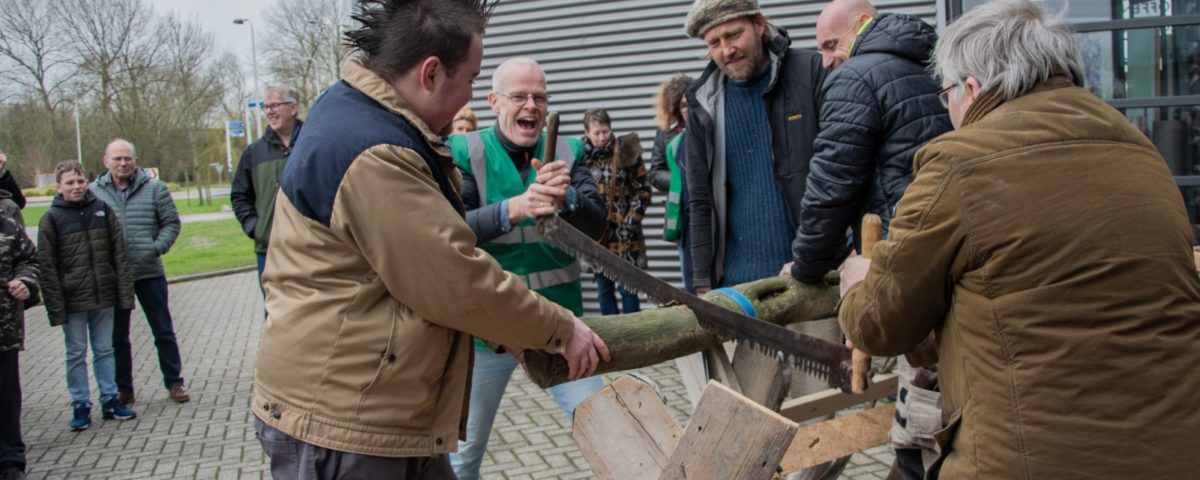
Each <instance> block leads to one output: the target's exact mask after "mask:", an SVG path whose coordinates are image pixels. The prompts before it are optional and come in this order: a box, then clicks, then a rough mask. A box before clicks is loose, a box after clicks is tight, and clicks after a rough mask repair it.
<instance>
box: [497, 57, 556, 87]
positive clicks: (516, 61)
mask: <svg viewBox="0 0 1200 480" xmlns="http://www.w3.org/2000/svg"><path fill="white" fill-rule="evenodd" d="M517 66H521V67H537V69H538V70H539V71H541V72H542V76H543V77H545V76H546V71H545V70H542V66H541V65H538V62H537V60H534V59H532V58H529V57H516V58H510V59H508V60H505V61H504V63H501V64H500V66H498V67H496V71H495V72H493V73H492V91H493V92H496V93H507V92H504V91H503V90H504V84H502V83H500V77H501V76H502V75H501V74H502V73H504V72H507V71H508V70H509V69H511V68H513V67H517Z"/></svg>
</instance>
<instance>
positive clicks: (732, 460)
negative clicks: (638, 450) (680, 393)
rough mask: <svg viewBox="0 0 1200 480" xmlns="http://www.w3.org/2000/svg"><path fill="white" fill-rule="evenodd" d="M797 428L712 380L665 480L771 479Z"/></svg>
mask: <svg viewBox="0 0 1200 480" xmlns="http://www.w3.org/2000/svg"><path fill="white" fill-rule="evenodd" d="M798 428H799V426H798V425H797V424H796V423H795V422H793V421H791V420H788V419H786V418H783V417H781V416H780V415H779V414H778V413H775V412H772V411H770V410H768V409H766V408H765V407H763V406H762V405H759V404H757V403H755V402H753V401H751V400H750V399H748V398H746V397H743V396H741V395H738V394H737V393H735V392H734V391H733V390H730V389H729V388H728V387H726V386H724V385H721V384H719V383H717V382H713V381H710V382H708V386H707V387H706V388H705V389H704V396H703V397H701V398H700V406H698V407H696V411H695V412H693V413H692V418H691V421H689V422H688V426H687V430H686V431H685V432H684V435H683V438H681V439H680V440H679V443H678V446H677V447H675V451H674V452H673V453H671V459H670V460H669V461H668V462H667V466H666V468H665V469H664V471H663V474H662V477H660V478H663V479H671V480H674V479H689V480H708V479H713V480H727V479H734V478H737V479H741V478H771V475H773V474H774V473H775V471H776V469H777V468H778V467H779V461H780V460H781V459H782V458H783V455H784V453H786V452H787V448H788V446H789V445H790V444H791V441H792V439H793V438H794V437H795V436H796V430H797V429H798ZM630 478H632V477H630Z"/></svg>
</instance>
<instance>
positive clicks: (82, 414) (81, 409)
mask: <svg viewBox="0 0 1200 480" xmlns="http://www.w3.org/2000/svg"><path fill="white" fill-rule="evenodd" d="M71 408H73V409H74V410H75V415H74V416H73V417H72V418H71V431H72V432H81V431H83V430H87V429H88V427H90V426H92V403H91V402H74V403H72V404H71Z"/></svg>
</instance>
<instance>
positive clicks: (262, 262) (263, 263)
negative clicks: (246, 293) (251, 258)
mask: <svg viewBox="0 0 1200 480" xmlns="http://www.w3.org/2000/svg"><path fill="white" fill-rule="evenodd" d="M255 255H257V256H258V290H259V291H261V292H262V296H263V300H266V298H267V291H266V290H263V286H262V272H263V269H264V268H267V254H265V253H255Z"/></svg>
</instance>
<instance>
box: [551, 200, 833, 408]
mask: <svg viewBox="0 0 1200 480" xmlns="http://www.w3.org/2000/svg"><path fill="white" fill-rule="evenodd" d="M538 230H539V231H540V232H541V233H542V236H543V237H545V239H546V241H548V242H549V243H550V244H551V245H554V246H555V247H557V248H560V249H562V250H565V251H568V252H569V253H572V254H574V255H576V256H580V257H583V258H584V259H585V260H587V261H588V263H590V264H591V265H592V266H593V267H594V268H596V269H597V270H598V271H599V272H600V273H601V274H602V275H604V276H606V277H609V278H612V279H613V280H615V281H616V282H617V283H619V284H620V285H622V286H623V287H625V288H626V289H628V290H634V291H637V292H640V293H642V294H644V295H646V296H647V297H648V298H649V299H650V300H652V301H654V302H657V303H660V304H669V303H675V304H680V305H686V306H687V307H688V308H690V309H692V312H693V313H695V314H696V318H697V319H698V320H699V321H700V324H701V325H702V326H705V327H708V328H712V329H713V330H715V331H716V332H717V333H718V334H720V335H722V336H724V337H728V338H732V339H734V340H737V341H743V342H747V343H748V344H750V345H752V346H754V347H756V348H758V349H759V350H761V351H764V352H768V353H772V354H783V355H785V356H786V357H789V358H788V359H789V360H790V361H792V363H793V364H794V365H795V366H796V367H797V368H798V369H800V370H802V371H804V372H807V373H809V374H811V375H815V376H817V377H820V378H824V379H826V380H827V381H828V382H829V386H830V387H833V388H838V389H841V390H842V391H846V392H849V391H850V349H849V348H846V346H845V345H841V344H837V343H833V342H829V341H826V340H822V339H819V338H816V337H812V336H809V335H805V334H802V333H799V332H796V331H793V330H789V329H788V328H786V327H782V326H779V325H775V324H773V323H770V322H767V321H763V320H760V319H757V318H752V317H749V316H746V315H743V314H741V313H739V312H735V311H732V310H727V309H725V308H722V307H721V306H719V305H717V304H715V303H712V302H709V301H707V300H704V299H702V298H699V297H697V296H695V295H691V294H689V293H687V292H684V291H683V290H680V289H678V288H675V287H673V286H671V285H670V284H668V283H667V282H664V281H662V280H660V279H658V278H657V277H655V276H653V275H650V273H648V272H646V271H645V270H642V269H640V268H638V267H637V266H635V265H633V264H631V263H629V262H627V261H625V260H624V259H622V258H621V257H618V256H617V255H615V254H613V253H612V252H610V251H608V249H607V248H605V247H603V246H601V245H600V244H599V243H597V242H596V241H595V240H593V239H592V238H591V237H588V236H587V235H586V234H584V233H583V232H581V231H579V230H578V229H576V228H575V227H574V226H573V225H571V224H570V223H567V222H566V221H565V220H562V219H561V218H559V217H558V216H549V217H543V218H541V219H539V220H538Z"/></svg>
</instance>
